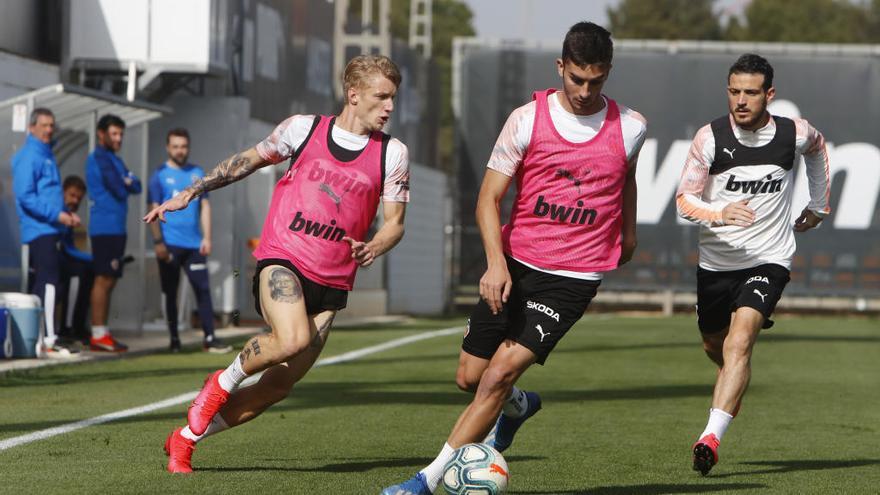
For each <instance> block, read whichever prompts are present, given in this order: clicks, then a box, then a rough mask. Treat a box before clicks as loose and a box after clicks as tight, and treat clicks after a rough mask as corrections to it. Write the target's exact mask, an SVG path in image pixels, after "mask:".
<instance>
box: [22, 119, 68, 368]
mask: <svg viewBox="0 0 880 495" xmlns="http://www.w3.org/2000/svg"><path fill="white" fill-rule="evenodd" d="M54 135H55V115H54V114H53V113H52V111H50V110H49V109H46V108H36V109H34V111H33V112H32V113H31V118H30V126H29V128H28V135H27V137H26V138H25V143H24V146H22V148H21V149H20V150H18V152H17V153H16V154H15V155H14V156H13V157H12V188H13V190H14V192H15V209H16V211H17V212H18V220H19V228H20V229H21V242H22V244H27V246H28V266H29V273H28V284H27V285H28V291H29V292H30V293H31V294H36V295H37V296H39V298H40V301H41V302H42V303H43V317H44V318H45V326H46V335H45V339H44V340H43V346H44V347H43V350H44V352H45V354H46V355H47V356H49V357H69V356H70V355H71V352H70V350H69V349H67V348H65V347H63V346H61V345H60V344H59V343H58V342H57V340H58V336H57V334H56V332H55V301H56V292H57V291H58V290H59V287H60V285H59V282H60V273H59V272H60V267H61V252H60V244H61V242H60V241H61V236H60V234H61V229H62V228H63V227H64V226H65V225H66V226H68V227H75V226H77V225H79V223H80V220H79V217H78V216H77V215H76V213H68V212H66V211H64V205H63V200H62V195H61V178H60V177H61V176H60V175H59V173H58V163H57V162H56V161H55V155H54V154H53V153H52V138H53V137H54Z"/></svg>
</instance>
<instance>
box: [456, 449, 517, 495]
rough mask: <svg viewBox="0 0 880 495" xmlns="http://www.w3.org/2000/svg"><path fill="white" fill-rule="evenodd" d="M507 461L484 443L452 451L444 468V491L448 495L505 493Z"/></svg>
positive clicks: (496, 494) (495, 494)
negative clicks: (450, 457)
mask: <svg viewBox="0 0 880 495" xmlns="http://www.w3.org/2000/svg"><path fill="white" fill-rule="evenodd" d="M508 477H509V475H508V472H507V461H505V460H504V457H503V456H502V455H501V453H500V452H498V451H497V450H495V449H493V448H492V447H490V446H488V445H486V444H484V443H469V444H467V445H463V446H462V447H461V448H459V449H458V450H456V451H455V453H454V454H453V455H452V459H451V460H450V461H449V462H447V463H446V466H445V467H444V468H443V488H445V489H446V492H447V493H449V494H450V495H500V494H502V493H504V492H506V491H507V479H508Z"/></svg>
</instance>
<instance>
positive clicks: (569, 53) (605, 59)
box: [562, 22, 614, 67]
mask: <svg viewBox="0 0 880 495" xmlns="http://www.w3.org/2000/svg"><path fill="white" fill-rule="evenodd" d="M613 56H614V43H613V42H612V41H611V33H609V32H608V30H607V29H605V28H603V27H602V26H600V25H598V24H594V23H592V22H579V23H577V24H575V25H574V26H572V27H571V29H569V30H568V33H566V34H565V41H563V42H562V61H563V62H567V61H571V62H572V63H573V64H575V65H577V66H578V67H584V66H585V65H589V64H610V63H611V59H612V57H613Z"/></svg>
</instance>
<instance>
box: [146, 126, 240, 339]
mask: <svg viewBox="0 0 880 495" xmlns="http://www.w3.org/2000/svg"><path fill="white" fill-rule="evenodd" d="M165 149H166V150H167V151H168V160H166V161H165V163H163V164H162V165H161V166H160V167H159V169H158V170H156V173H155V174H153V176H152V177H151V178H150V182H149V186H148V187H147V198H148V199H147V201H148V202H149V204H150V209H151V210H152V209H153V208H156V207H158V206H159V205H160V204H162V203H164V202H166V201H168V200H169V199H171V198H173V197H174V196H176V195H177V194H178V193H180V191H183V190H184V189H186V188H187V187H189V186H191V185H192V184H193V182H195V181H197V180H199V179H201V178H202V177H204V176H205V172H204V171H203V170H202V168H201V167H199V166H198V165H193V164H192V163H189V162H188V161H187V159H188V158H189V132H188V131H187V130H186V129H181V128H178V129H171V130H170V131H168V135H167V137H166V138H165ZM200 227H201V229H200ZM150 230H151V231H152V233H153V244H154V246H155V250H156V260H157V261H158V262H159V279H160V280H161V282H162V295H163V296H164V297H163V298H164V300H165V319H166V320H167V322H168V332H169V333H170V334H171V347H170V348H171V352H178V351H180V337H179V335H178V333H177V288H178V286H179V284H180V269H181V268H183V271H184V272H185V273H186V277H187V278H188V279H189V283H190V285H192V288H193V290H194V291H195V293H196V301H198V305H199V319H200V320H201V321H202V331H203V332H204V333H205V339H204V341H203V345H202V347H203V348H204V350H205V351H207V352H212V353H218V354H219V353H225V352H231V351H232V347H231V346H229V345H227V344H225V343H224V342H222V341H221V340H220V339H219V338H217V337H216V336H215V335H214V308H213V306H212V304H211V286H210V284H209V283H208V260H207V259H206V258H205V257H206V256H208V255H210V254H211V204H210V203H209V202H208V195H207V193H206V194H203V195H201V196H199V197H198V198H196V199H194V200H193V201H192V202H191V203H190V204H189V206H187V207H186V208H184V209H183V210H180V211H175V212H174V213H171V214H169V215H168V216H167V221H166V222H164V223H162V224H161V225H160V224H159V222H153V223H151V224H150Z"/></svg>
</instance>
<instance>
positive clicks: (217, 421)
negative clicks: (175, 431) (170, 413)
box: [180, 414, 229, 443]
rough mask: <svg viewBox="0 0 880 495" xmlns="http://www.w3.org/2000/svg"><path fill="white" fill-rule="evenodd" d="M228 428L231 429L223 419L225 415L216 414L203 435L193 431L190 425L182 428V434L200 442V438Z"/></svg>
mask: <svg viewBox="0 0 880 495" xmlns="http://www.w3.org/2000/svg"><path fill="white" fill-rule="evenodd" d="M227 429H229V425H227V424H226V421H223V417H221V416H220V415H219V414H215V415H214V419H212V420H211V423H210V424H209V425H208V429H206V430H205V432H204V433H202V434H201V435H196V434H195V433H193V432H192V430H190V429H189V425H186V426H184V427H183V429H182V430H180V435H181V436H183V438H188V439H190V440H192V441H193V442H196V443H199V440H202V439H203V438H205V437H207V436H210V435H213V434H214V433H220V432H221V431H223V430H227Z"/></svg>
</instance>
